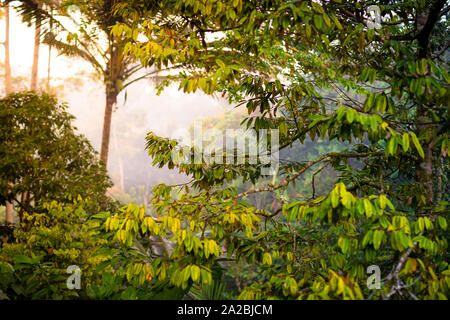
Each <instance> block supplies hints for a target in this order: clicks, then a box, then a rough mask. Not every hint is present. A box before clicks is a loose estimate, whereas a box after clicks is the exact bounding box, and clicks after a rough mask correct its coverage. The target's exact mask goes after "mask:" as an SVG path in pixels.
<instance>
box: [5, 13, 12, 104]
mask: <svg viewBox="0 0 450 320" xmlns="http://www.w3.org/2000/svg"><path fill="white" fill-rule="evenodd" d="M5 24H6V33H5V43H4V44H5V93H6V95H9V94H10V93H11V92H12V80H11V63H10V60H9V6H5Z"/></svg>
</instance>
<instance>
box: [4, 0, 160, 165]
mask: <svg viewBox="0 0 450 320" xmlns="http://www.w3.org/2000/svg"><path fill="white" fill-rule="evenodd" d="M9 2H16V1H9ZM19 2H20V4H19V6H18V10H19V12H21V14H22V16H23V18H24V20H25V21H27V22H28V23H29V22H30V21H32V20H36V21H39V22H40V28H41V34H42V37H43V42H44V43H46V44H47V45H51V46H53V47H54V48H55V49H56V50H58V51H59V52H60V53H62V54H65V55H67V56H72V57H79V58H82V59H84V60H85V61H87V62H88V63H90V64H91V66H92V67H93V68H94V70H95V72H96V74H97V76H98V77H99V79H100V80H101V81H102V82H103V83H104V85H105V97H106V104H105V114H104V120H103V131H102V142H101V150H100V158H101V160H102V161H104V162H105V164H107V162H108V152H109V145H110V136H111V120H112V113H113V107H114V105H115V104H116V102H117V97H118V95H119V94H120V92H122V91H123V90H125V89H126V88H127V87H128V86H129V85H131V84H132V83H134V82H136V81H138V80H141V79H145V78H147V77H149V76H151V75H153V74H155V73H156V72H155V71H146V72H145V73H143V74H140V73H139V72H141V71H142V70H143V69H144V68H143V66H141V65H139V64H137V63H136V59H135V58H134V57H133V56H131V55H128V54H126V52H125V48H124V45H125V41H124V40H123V39H122V37H117V36H114V35H112V34H111V32H110V29H111V27H112V26H114V25H116V24H117V23H125V24H126V23H128V20H129V19H128V18H127V17H123V16H118V15H115V14H114V10H113V6H114V5H115V1H111V0H96V1H86V0H77V1H72V0H71V1H44V2H45V3H46V6H41V5H39V4H38V3H37V2H35V1H33V0H24V1H19ZM53 11H55V12H57V13H58V14H54V15H53V14H52V12H53ZM74 12H78V13H79V14H80V15H81V17H80V18H79V19H78V18H77V19H75V18H74V16H75V15H74ZM58 16H59V17H60V18H61V17H64V18H69V20H70V21H71V22H72V23H74V24H75V26H76V28H77V30H76V31H73V30H71V29H70V28H68V27H66V26H65V24H64V23H63V22H62V20H63V19H60V20H59V19H58ZM44 27H45V29H44ZM105 41H106V45H104V43H105ZM148 66H149V67H150V66H151V63H150V64H149V65H148ZM133 76H136V77H135V78H134V79H133Z"/></svg>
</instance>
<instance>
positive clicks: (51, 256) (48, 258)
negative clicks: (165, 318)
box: [0, 198, 110, 299]
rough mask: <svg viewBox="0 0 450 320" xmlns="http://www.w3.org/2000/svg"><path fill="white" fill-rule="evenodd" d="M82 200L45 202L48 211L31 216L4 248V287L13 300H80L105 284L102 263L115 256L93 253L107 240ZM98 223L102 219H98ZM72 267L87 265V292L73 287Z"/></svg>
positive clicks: (0, 252) (0, 253) (0, 280)
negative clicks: (68, 282)
mask: <svg viewBox="0 0 450 320" xmlns="http://www.w3.org/2000/svg"><path fill="white" fill-rule="evenodd" d="M86 206H89V205H88V203H87V201H83V200H82V199H81V198H78V199H74V200H73V201H72V202H71V203H65V204H62V203H57V202H56V201H53V202H51V203H44V204H43V208H44V209H45V212H44V213H35V214H25V215H24V221H23V222H22V224H21V228H16V230H15V231H14V237H15V239H16V241H15V242H14V243H5V244H3V247H2V248H0V290H1V291H3V293H4V294H6V296H7V297H8V298H9V299H69V298H70V299H79V298H82V297H86V293H85V292H86V287H88V286H91V285H94V284H96V283H99V281H100V279H101V275H100V274H99V273H96V272H95V270H96V267H97V266H98V265H99V264H100V263H101V262H104V261H105V260H108V259H109V258H110V257H109V256H107V255H93V253H94V252H95V251H97V249H98V248H100V247H102V246H104V245H105V243H106V241H105V240H104V239H102V238H100V237H98V232H96V231H94V230H93V227H94V226H95V223H96V222H95V221H91V220H89V219H88V215H87V212H86V211H85V207H86ZM97 223H98V222H97ZM71 265H76V266H79V267H80V269H81V286H82V288H81V291H78V290H69V289H68V288H67V286H66V280H67V279H68V277H69V276H70V275H71V274H70V273H69V274H68V273H67V272H66V271H67V268H68V267H69V266H71Z"/></svg>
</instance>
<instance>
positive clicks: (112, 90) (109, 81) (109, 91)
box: [100, 37, 122, 167]
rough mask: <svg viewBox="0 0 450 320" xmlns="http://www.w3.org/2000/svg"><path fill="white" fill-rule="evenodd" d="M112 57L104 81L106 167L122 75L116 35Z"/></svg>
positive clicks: (102, 154)
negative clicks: (112, 121) (114, 108)
mask: <svg viewBox="0 0 450 320" xmlns="http://www.w3.org/2000/svg"><path fill="white" fill-rule="evenodd" d="M109 52H110V57H109V61H108V63H107V65H106V70H105V75H104V81H105V84H106V92H105V93H106V106H105V116H104V119H103V133H102V145H101V150H100V159H101V160H102V161H103V162H104V163H105V167H107V166H108V152H109V140H110V135H111V120H112V112H113V106H114V105H115V104H116V102H117V95H118V94H119V91H120V90H118V88H117V80H118V79H119V78H120V75H121V70H122V66H121V61H120V57H119V49H118V47H117V44H115V42H114V37H111V38H110V41H109Z"/></svg>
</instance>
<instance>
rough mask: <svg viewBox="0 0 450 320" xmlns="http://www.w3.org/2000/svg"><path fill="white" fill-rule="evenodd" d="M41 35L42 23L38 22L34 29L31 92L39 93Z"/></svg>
mask: <svg viewBox="0 0 450 320" xmlns="http://www.w3.org/2000/svg"><path fill="white" fill-rule="evenodd" d="M40 34H41V27H40V22H38V21H36V25H35V29H34V55H33V66H32V68H31V85H30V90H32V91H37V89H38V66H39V43H40V39H39V38H40Z"/></svg>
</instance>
